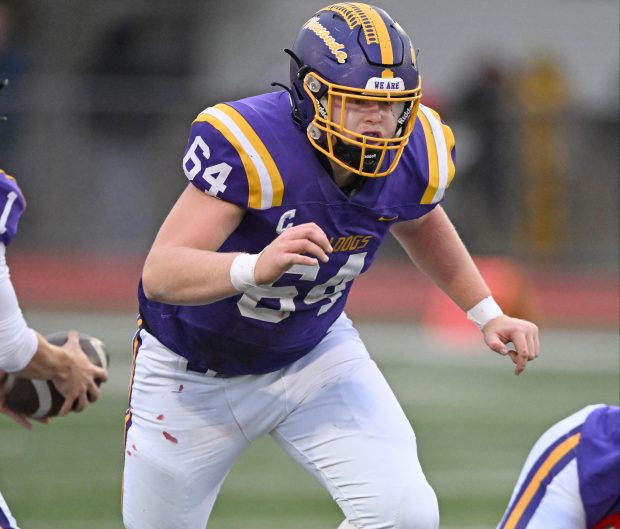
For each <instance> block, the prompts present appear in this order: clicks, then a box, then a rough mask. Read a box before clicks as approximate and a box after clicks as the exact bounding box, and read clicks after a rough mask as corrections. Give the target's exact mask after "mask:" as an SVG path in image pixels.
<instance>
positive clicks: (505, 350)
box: [482, 314, 540, 375]
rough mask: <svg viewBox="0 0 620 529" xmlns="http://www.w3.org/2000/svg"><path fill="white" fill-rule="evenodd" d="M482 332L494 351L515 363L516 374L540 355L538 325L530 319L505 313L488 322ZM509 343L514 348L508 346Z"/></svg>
mask: <svg viewBox="0 0 620 529" xmlns="http://www.w3.org/2000/svg"><path fill="white" fill-rule="evenodd" d="M482 332H483V334H484V341H485V342H486V344H487V345H488V346H489V347H490V348H491V349H493V351H495V352H496V353H499V354H501V355H503V356H509V357H510V358H511V360H512V361H513V362H514V363H515V375H520V374H521V373H522V372H523V370H524V369H525V366H526V365H527V363H528V362H531V361H532V360H534V359H535V358H537V357H538V355H539V351H540V343H539V341H538V327H537V326H536V325H534V324H533V323H531V322H529V321H525V320H520V319H517V318H511V317H510V316H507V315H506V314H504V315H502V316H499V317H498V318H494V319H492V320H491V321H490V322H488V323H487V324H486V325H485V326H484V327H483V329H482ZM509 343H512V345H513V349H510V348H509V347H508V344H509Z"/></svg>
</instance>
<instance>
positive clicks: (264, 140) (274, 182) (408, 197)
mask: <svg viewBox="0 0 620 529" xmlns="http://www.w3.org/2000/svg"><path fill="white" fill-rule="evenodd" d="M183 168H184V171H185V174H186V176H187V178H188V179H189V180H190V181H191V182H192V184H193V185H195V186H196V187H197V188H198V189H200V190H202V191H204V192H205V193H207V194H209V195H212V196H214V197H217V198H219V199H221V200H226V201H229V202H232V203H234V204H236V205H238V206H240V207H241V208H243V209H244V210H245V211H246V214H245V216H244V218H243V220H242V222H241V224H240V225H239V226H238V228H237V229H236V230H235V231H234V232H233V233H232V234H231V235H230V236H229V238H228V239H227V240H226V241H225V242H224V244H223V245H222V247H221V248H220V249H219V251H222V252H236V251H241V252H249V253H258V252H260V251H261V250H262V249H263V248H264V247H265V246H267V245H268V244H269V243H270V242H271V241H273V239H275V238H276V237H277V236H278V234H279V233H281V232H282V231H283V230H284V229H286V228H287V227H290V226H292V225H299V224H303V223H306V222H315V223H316V224H318V225H319V226H320V227H321V228H322V229H323V230H324V231H325V233H326V234H327V236H328V237H329V238H330V240H331V244H332V246H333V248H334V251H333V253H332V254H331V255H330V259H329V262H328V263H320V265H316V266H294V267H293V268H291V269H290V270H289V271H288V272H287V273H285V274H284V275H283V276H282V277H281V278H280V279H279V280H278V281H276V282H275V283H273V284H271V285H262V286H259V287H255V288H252V289H250V290H248V291H247V292H245V293H243V294H239V295H237V296H233V297H229V298H227V299H223V300H221V301H217V302H215V303H211V304H208V305H202V306H177V305H168V304H163V303H157V302H153V301H150V300H148V299H147V298H146V296H145V295H144V291H143V289H142V286H141V285H140V287H139V302H140V313H141V316H142V321H143V325H144V327H145V328H146V329H147V330H148V331H149V332H151V333H152V334H153V335H154V336H155V337H157V338H158V339H159V340H160V341H161V342H162V343H163V344H164V345H166V346H167V347H169V348H170V349H172V350H173V351H175V352H176V353H178V354H180V355H182V356H184V357H185V358H187V360H188V364H189V367H190V368H191V369H194V370H198V371H207V370H208V369H210V370H213V371H216V372H218V373H220V374H222V375H229V376H232V375H241V374H249V373H254V374H257V373H266V372H270V371H274V370H276V369H279V368H281V367H283V366H286V365H288V364H290V363H292V362H294V361H295V360H297V359H298V358H300V357H302V356H303V355H304V354H306V353H308V352H309V351H310V350H311V349H312V348H313V347H314V346H316V345H317V344H318V343H319V342H320V341H321V339H322V338H323V337H324V336H325V334H326V332H327V331H328V329H329V327H330V326H331V324H332V323H333V322H334V321H335V320H336V318H338V316H339V315H340V314H341V313H342V311H343V309H344V305H345V302H346V299H347V296H348V293H349V291H350V288H351V284H352V282H353V280H354V279H355V278H356V277H357V276H358V275H359V274H361V273H363V272H364V271H366V270H367V269H368V267H369V266H370V265H371V264H372V262H373V261H374V259H375V256H376V253H377V250H378V249H379V246H380V245H381V242H382V241H383V239H384V238H385V236H386V234H387V233H388V231H389V228H390V225H391V224H393V223H394V222H400V221H405V220H410V219H415V218H418V217H421V216H422V215H424V214H426V213H428V212H429V211H431V210H432V209H433V208H434V207H435V205H436V204H437V203H438V202H440V201H441V200H442V198H443V193H444V191H445V189H446V188H447V187H448V185H449V184H450V181H451V180H452V177H453V175H454V137H453V136H452V133H451V131H450V129H449V128H448V127H447V126H446V125H444V124H443V123H442V122H441V120H440V119H439V117H438V116H437V114H436V113H435V112H433V111H432V110H430V109H428V108H427V107H422V110H421V112H420V116H419V118H418V121H417V122H416V125H415V128H414V132H413V134H412V136H411V138H410V141H409V143H408V145H407V147H406V148H405V151H404V153H403V156H402V159H401V161H400V163H399V164H398V166H397V168H396V170H395V171H394V172H393V173H391V174H389V175H388V176H387V177H385V178H366V179H364V181H363V185H362V186H361V187H360V188H359V189H358V190H357V192H356V193H354V194H350V195H347V194H345V193H343V192H342V191H341V190H340V189H339V188H338V186H337V185H336V184H335V183H334V181H333V180H332V178H331V177H330V175H329V173H328V172H327V170H326V169H325V167H324V166H323V165H322V164H321V161H320V160H319V157H318V156H317V153H316V151H315V150H314V148H313V147H312V146H311V144H310V142H309V141H308V139H307V137H306V134H305V132H303V131H302V130H300V129H299V128H298V127H297V126H296V125H295V124H294V122H293V120H292V118H291V103H290V100H289V97H288V94H286V93H285V92H272V93H268V94H263V95H259V96H256V97H252V98H248V99H243V100H240V101H236V102H232V103H227V104H220V105H216V106H215V107H211V108H208V109H206V110H205V111H204V112H202V113H201V114H199V115H198V117H197V119H196V120H195V121H194V123H193V124H192V127H191V131H190V137H189V141H188V146H187V149H186V151H185V156H184V159H183ZM205 229H209V227H208V226H205Z"/></svg>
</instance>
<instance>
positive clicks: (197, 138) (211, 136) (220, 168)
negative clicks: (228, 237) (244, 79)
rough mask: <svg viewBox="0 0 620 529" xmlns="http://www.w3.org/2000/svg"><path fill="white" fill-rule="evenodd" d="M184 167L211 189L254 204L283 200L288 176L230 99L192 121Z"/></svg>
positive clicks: (261, 206) (255, 206) (244, 203)
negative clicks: (231, 103) (284, 178)
mask: <svg viewBox="0 0 620 529" xmlns="http://www.w3.org/2000/svg"><path fill="white" fill-rule="evenodd" d="M183 170H184V171H185V175H186V176H187V178H188V179H189V180H190V181H191V182H192V184H194V185H195V186H196V187H198V188H199V189H201V190H202V191H204V192H205V193H208V194H209V195H212V196H215V197H218V198H221V199H223V200H227V201H229V202H233V203H235V204H237V205H239V206H240V207H243V208H248V209H268V208H271V207H274V206H279V205H281V204H282V195H283V191H284V184H283V182H282V176H281V175H280V172H279V170H278V168H277V166H276V164H275V162H274V160H273V158H272V156H271V154H270V153H269V151H268V150H267V148H266V147H265V144H264V143H263V140H262V139H261V138H260V136H259V135H258V134H257V133H256V132H255V130H254V129H253V128H252V126H251V125H250V124H249V123H248V121H247V119H246V118H245V117H244V116H243V115H242V114H241V113H240V112H239V111H238V110H236V109H234V108H233V107H232V106H230V105H226V104H219V105H216V106H214V107H209V108H207V109H206V110H204V111H203V112H201V113H200V114H199V115H198V117H197V118H196V120H195V121H194V122H193V123H192V127H191V130H190V137H189V141H188V146H187V149H186V150H185V156H184V158H183Z"/></svg>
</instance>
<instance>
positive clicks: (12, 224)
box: [0, 169, 26, 246]
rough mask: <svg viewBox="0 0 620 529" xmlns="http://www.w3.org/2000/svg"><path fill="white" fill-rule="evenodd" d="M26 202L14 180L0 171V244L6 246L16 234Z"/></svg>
mask: <svg viewBox="0 0 620 529" xmlns="http://www.w3.org/2000/svg"><path fill="white" fill-rule="evenodd" d="M25 206H26V201H25V200H24V195H22V192H21V190H20V189H19V186H18V185H17V182H16V181H15V178H13V177H12V176H10V175H8V174H7V173H5V172H4V171H3V170H2V169H0V242H2V243H4V244H5V245H6V246H8V245H9V244H10V242H11V240H12V239H13V237H14V236H15V234H16V233H17V225H18V223H19V218H20V216H21V214H22V212H23V211H24V208H25Z"/></svg>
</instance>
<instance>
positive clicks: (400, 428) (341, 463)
mask: <svg viewBox="0 0 620 529" xmlns="http://www.w3.org/2000/svg"><path fill="white" fill-rule="evenodd" d="M139 337H140V338H141V341H142V343H141V344H140V346H139V347H137V354H136V360H135V368H134V374H133V380H132V386H131V393H130V411H129V413H128V416H127V419H126V425H127V433H126V452H125V469H124V476H123V479H124V484H123V485H124V493H123V519H124V522H125V526H126V529H179V528H180V527H182V528H183V529H204V528H205V526H206V524H207V521H208V520H209V515H210V513H211V509H212V507H213V504H214V502H215V499H216V497H217V494H218V492H219V490H220V487H221V486H222V482H223V481H224V478H225V477H226V475H227V474H228V472H229V471H230V469H231V468H232V466H233V464H234V463H235V461H236V460H237V458H238V457H239V456H240V455H241V454H242V453H243V451H244V450H245V449H246V448H247V447H248V446H249V445H250V443H251V442H252V441H254V440H255V439H257V438H259V437H261V436H262V435H264V434H266V433H269V434H270V435H271V436H272V438H273V439H275V440H276V442H277V443H278V444H279V445H280V446H281V447H282V448H283V449H284V450H285V451H286V452H287V453H288V454H289V455H290V456H291V457H292V458H293V459H294V460H295V461H297V463H299V464H300V465H301V466H302V467H303V468H305V469H306V470H307V471H308V472H310V473H311V474H312V475H313V476H314V477H315V478H316V479H317V480H318V481H319V482H320V483H321V484H322V485H323V486H324V487H325V488H326V489H327V490H328V491H329V493H330V494H331V496H332V497H333V498H334V500H335V501H336V502H338V505H339V506H340V507H341V509H342V511H343V513H344V515H345V516H346V518H347V519H348V520H349V521H350V522H351V523H352V524H353V525H354V526H355V527H356V528H357V529H437V527H438V526H439V513H438V507H437V499H436V497H435V493H434V492H433V489H432V488H431V487H430V485H429V484H428V482H427V481H426V478H425V476H424V474H423V472H422V469H421V467H420V463H419V462H418V457H417V449H416V438H415V434H414V432H413V429H412V428H411V426H410V424H409V421H408V420H407V418H406V417H405V414H404V413H403V411H402V409H401V407H400V405H399V404H398V402H397V401H396V398H395V397H394V394H393V393H392V391H391V390H390V388H389V386H388V384H387V383H386V381H385V379H384V378H383V376H382V374H381V373H380V372H379V369H378V368H377V366H376V365H375V363H374V362H373V361H372V360H371V359H370V357H369V355H368V352H367V351H366V348H365V346H364V344H363V343H362V341H361V339H360V337H359V335H358V333H357V331H356V330H355V329H354V328H353V327H352V325H351V322H350V320H349V319H348V318H346V316H344V315H343V316H341V317H340V318H339V319H338V320H337V321H336V322H335V323H334V325H333V326H332V328H331V329H330V332H329V333H328V334H327V335H326V337H325V338H324V339H323V341H322V342H321V343H320V344H319V345H318V346H317V347H316V348H315V349H314V350H313V351H311V352H310V353H309V354H307V355H306V356H304V357H303V358H301V359H300V360H298V361H296V362H294V363H293V364H291V365H289V366H288V367H285V368H283V369H281V370H279V371H276V372H273V373H268V374H264V375H245V376H238V377H232V378H218V377H212V376H207V375H205V374H200V373H195V372H191V371H187V369H186V361H185V360H184V359H183V358H182V357H180V356H178V355H176V354H175V353H173V352H171V351H170V350H169V349H167V348H166V347H164V346H163V345H162V344H161V343H160V342H159V341H157V340H156V339H155V338H154V337H153V336H151V335H150V334H148V333H147V332H146V331H144V330H141V331H140V332H139ZM256 486H257V487H260V486H261V485H260V483H256Z"/></svg>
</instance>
